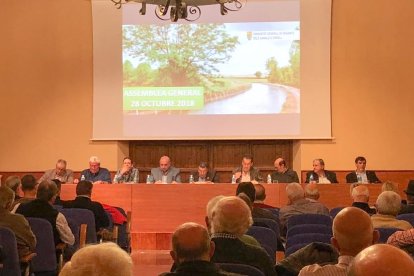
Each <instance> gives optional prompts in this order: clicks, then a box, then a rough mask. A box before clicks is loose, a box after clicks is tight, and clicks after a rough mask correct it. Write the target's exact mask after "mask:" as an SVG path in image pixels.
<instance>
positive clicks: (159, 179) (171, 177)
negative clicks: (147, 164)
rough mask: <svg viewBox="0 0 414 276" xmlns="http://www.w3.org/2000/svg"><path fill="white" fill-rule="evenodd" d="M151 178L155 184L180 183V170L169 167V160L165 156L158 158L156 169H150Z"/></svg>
mask: <svg viewBox="0 0 414 276" xmlns="http://www.w3.org/2000/svg"><path fill="white" fill-rule="evenodd" d="M151 177H152V180H153V182H154V183H155V184H161V183H163V184H166V183H171V184H176V183H181V176H180V169H178V168H175V167H173V166H171V159H170V157H168V156H166V155H164V156H162V157H161V158H160V166H159V167H158V168H152V169H151Z"/></svg>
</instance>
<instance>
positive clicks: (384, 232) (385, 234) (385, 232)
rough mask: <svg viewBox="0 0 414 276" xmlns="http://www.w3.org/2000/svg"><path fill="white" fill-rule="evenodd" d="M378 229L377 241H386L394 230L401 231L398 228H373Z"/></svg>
mask: <svg viewBox="0 0 414 276" xmlns="http://www.w3.org/2000/svg"><path fill="white" fill-rule="evenodd" d="M375 230H378V232H379V234H380V237H379V239H378V243H387V240H388V238H389V237H390V236H391V235H392V234H394V233H395V232H396V231H402V229H399V228H375Z"/></svg>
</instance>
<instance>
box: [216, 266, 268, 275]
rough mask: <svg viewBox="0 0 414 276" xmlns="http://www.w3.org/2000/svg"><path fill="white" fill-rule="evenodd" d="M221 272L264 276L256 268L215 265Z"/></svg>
mask: <svg viewBox="0 0 414 276" xmlns="http://www.w3.org/2000/svg"><path fill="white" fill-rule="evenodd" d="M217 265H218V267H219V268H220V269H221V270H224V271H227V272H232V273H238V274H242V275H249V276H265V275H264V273H263V272H262V271H261V270H259V269H258V268H256V267H254V266H250V265H245V264H232V263H217Z"/></svg>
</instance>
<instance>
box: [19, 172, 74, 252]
mask: <svg viewBox="0 0 414 276" xmlns="http://www.w3.org/2000/svg"><path fill="white" fill-rule="evenodd" d="M57 191H58V190H57V187H56V184H55V183H54V182H52V181H49V180H45V181H42V182H41V183H40V184H39V187H38V188H37V194H36V199H34V200H32V201H30V202H27V203H22V204H20V206H19V207H18V208H17V210H16V213H18V214H22V215H23V216H25V217H34V218H42V219H46V220H47V221H49V222H50V224H51V225H52V229H53V236H54V240H55V246H56V245H57V244H59V243H62V242H64V243H66V244H69V245H73V244H74V243H75V237H74V236H73V233H72V231H71V230H70V228H69V225H68V222H67V220H66V218H65V216H64V215H63V214H62V213H60V212H58V211H57V210H56V209H55V208H53V203H54V202H55V198H56V195H57Z"/></svg>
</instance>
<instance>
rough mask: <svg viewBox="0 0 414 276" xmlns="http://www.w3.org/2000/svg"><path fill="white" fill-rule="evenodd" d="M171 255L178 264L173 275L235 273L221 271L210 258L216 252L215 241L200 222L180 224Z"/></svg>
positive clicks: (175, 234) (173, 237)
mask: <svg viewBox="0 0 414 276" xmlns="http://www.w3.org/2000/svg"><path fill="white" fill-rule="evenodd" d="M172 247H173V248H172V250H171V251H170V255H171V257H172V259H173V260H174V262H175V264H176V269H175V271H174V272H170V273H163V274H161V275H163V276H172V275H211V276H215V275H217V276H219V275H234V274H228V273H226V272H223V271H219V270H218V269H217V267H216V266H215V265H214V263H212V262H210V258H211V256H212V255H213V253H214V242H212V241H211V240H210V237H209V235H208V232H207V229H206V228H205V227H203V226H201V225H200V224H197V223H194V222H187V223H184V224H182V225H180V226H179V227H178V228H177V229H176V230H175V232H174V234H173V236H172Z"/></svg>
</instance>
